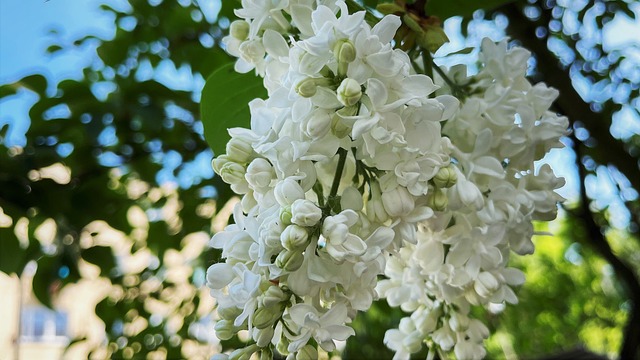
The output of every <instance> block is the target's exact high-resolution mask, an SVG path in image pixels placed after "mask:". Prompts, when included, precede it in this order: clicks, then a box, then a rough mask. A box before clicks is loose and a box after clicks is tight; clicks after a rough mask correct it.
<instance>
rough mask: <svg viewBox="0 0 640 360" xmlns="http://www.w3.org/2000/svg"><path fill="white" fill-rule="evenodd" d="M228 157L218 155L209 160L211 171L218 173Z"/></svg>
mask: <svg viewBox="0 0 640 360" xmlns="http://www.w3.org/2000/svg"><path fill="white" fill-rule="evenodd" d="M229 161H230V160H229V157H228V156H227V155H220V156H218V157H217V158H215V159H213V160H211V167H212V168H213V171H215V172H216V174H218V175H219V174H220V170H221V169H222V167H223V166H224V164H226V163H228V162H229Z"/></svg>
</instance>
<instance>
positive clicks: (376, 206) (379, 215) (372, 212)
mask: <svg viewBox="0 0 640 360" xmlns="http://www.w3.org/2000/svg"><path fill="white" fill-rule="evenodd" d="M370 186H371V198H370V199H369V201H368V202H367V216H368V218H369V220H371V221H377V222H380V223H383V222H385V221H387V219H389V214H387V211H386V210H385V209H384V206H383V204H382V196H381V193H380V185H379V184H378V182H377V181H372V182H371V183H370Z"/></svg>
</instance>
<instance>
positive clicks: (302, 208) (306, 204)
mask: <svg viewBox="0 0 640 360" xmlns="http://www.w3.org/2000/svg"><path fill="white" fill-rule="evenodd" d="M291 214H292V217H291V222H292V223H294V224H297V225H300V226H314V225H316V224H317V223H318V221H320V219H322V210H321V209H320V208H319V207H317V206H316V204H314V203H313V202H312V201H309V200H306V199H298V200H296V201H294V202H293V204H292V205H291Z"/></svg>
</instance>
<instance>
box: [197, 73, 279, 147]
mask: <svg viewBox="0 0 640 360" xmlns="http://www.w3.org/2000/svg"><path fill="white" fill-rule="evenodd" d="M266 96H267V90H266V89H265V88H264V86H263V85H262V79H261V78H260V77H257V76H255V75H253V74H252V73H248V74H239V73H237V72H235V70H233V64H226V65H224V66H222V67H221V68H219V69H218V70H216V71H214V72H213V73H212V74H211V76H209V78H208V79H207V82H206V83H205V84H204V89H202V99H201V100H200V114H201V115H202V124H203V126H204V138H205V140H207V143H209V146H211V149H212V150H213V153H214V154H215V155H216V156H217V155H220V154H223V153H224V152H225V146H226V145H227V142H228V141H229V139H230V136H229V133H228V132H227V129H229V128H233V127H249V124H250V123H251V115H250V113H249V101H251V100H253V99H255V98H257V97H266Z"/></svg>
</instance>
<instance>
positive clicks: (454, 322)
mask: <svg viewBox="0 0 640 360" xmlns="http://www.w3.org/2000/svg"><path fill="white" fill-rule="evenodd" d="M449 326H450V327H451V330H453V331H455V332H461V331H465V330H467V328H468V327H469V317H468V316H466V315H463V314H460V313H458V312H453V313H452V314H451V317H450V318H449Z"/></svg>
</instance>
